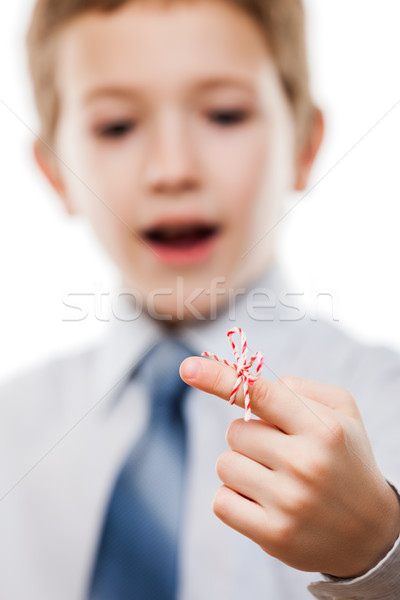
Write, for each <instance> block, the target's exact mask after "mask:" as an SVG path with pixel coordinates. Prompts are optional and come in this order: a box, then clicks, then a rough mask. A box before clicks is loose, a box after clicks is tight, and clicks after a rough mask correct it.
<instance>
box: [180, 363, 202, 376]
mask: <svg viewBox="0 0 400 600" xmlns="http://www.w3.org/2000/svg"><path fill="white" fill-rule="evenodd" d="M199 368H200V365H199V361H198V360H197V359H196V358H185V360H184V361H183V363H182V364H181V368H180V372H181V375H182V377H183V378H184V379H196V377H197V375H198V372H199Z"/></svg>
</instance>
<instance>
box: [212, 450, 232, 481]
mask: <svg viewBox="0 0 400 600" xmlns="http://www.w3.org/2000/svg"><path fill="white" fill-rule="evenodd" d="M232 463H233V452H231V451H230V450H227V451H226V452H223V453H222V454H220V455H219V457H218V458H217V462H216V465H215V470H216V472H217V475H218V477H219V478H220V479H222V481H225V480H226V479H227V476H228V474H229V472H230V471H231V470H232Z"/></svg>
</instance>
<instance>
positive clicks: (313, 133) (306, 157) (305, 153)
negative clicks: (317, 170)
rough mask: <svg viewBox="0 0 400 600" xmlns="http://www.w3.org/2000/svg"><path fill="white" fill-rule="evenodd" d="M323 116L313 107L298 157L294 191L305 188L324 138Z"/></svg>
mask: <svg viewBox="0 0 400 600" xmlns="http://www.w3.org/2000/svg"><path fill="white" fill-rule="evenodd" d="M324 130H325V124H324V115H323V113H322V111H321V110H320V109H319V108H317V107H315V108H314V112H313V115H312V122H311V125H310V128H309V132H308V134H307V140H306V142H305V143H304V144H303V147H302V148H301V150H300V152H299V154H298V157H297V169H296V178H295V185H294V189H295V190H297V191H301V190H304V189H305V188H306V187H307V183H308V179H309V176H310V172H311V168H312V166H313V164H314V161H315V158H316V156H317V154H318V150H319V148H320V146H321V142H322V139H323V137H324Z"/></svg>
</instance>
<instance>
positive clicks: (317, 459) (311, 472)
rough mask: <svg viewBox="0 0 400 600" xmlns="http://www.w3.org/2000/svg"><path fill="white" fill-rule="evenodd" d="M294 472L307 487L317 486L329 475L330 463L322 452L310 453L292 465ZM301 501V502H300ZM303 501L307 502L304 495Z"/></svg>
mask: <svg viewBox="0 0 400 600" xmlns="http://www.w3.org/2000/svg"><path fill="white" fill-rule="evenodd" d="M292 472H293V473H294V474H295V477H296V478H297V479H298V480H299V481H301V482H302V483H306V484H307V485H313V486H314V485H315V484H316V483H317V484H318V483H320V482H321V481H324V480H325V479H326V477H327V476H328V474H329V463H328V461H327V460H326V458H325V455H324V453H323V452H322V451H319V452H316V451H314V452H310V453H308V455H307V456H304V455H302V456H301V457H299V459H298V460H295V461H293V463H292ZM299 501H300V500H299ZM303 501H304V502H306V498H305V495H304V494H303Z"/></svg>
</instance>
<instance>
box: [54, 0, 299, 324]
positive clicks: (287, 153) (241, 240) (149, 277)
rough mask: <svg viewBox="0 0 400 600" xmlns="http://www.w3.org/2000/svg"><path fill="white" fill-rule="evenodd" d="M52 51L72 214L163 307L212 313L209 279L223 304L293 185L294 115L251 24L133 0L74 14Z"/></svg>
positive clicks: (256, 267) (244, 277)
mask: <svg viewBox="0 0 400 600" xmlns="http://www.w3.org/2000/svg"><path fill="white" fill-rule="evenodd" d="M58 50H59V53H58V62H57V87H58V92H59V97H60V102H61V106H60V118H59V123H58V127H57V131H56V137H55V149H56V151H57V153H58V154H59V156H61V158H62V160H63V161H64V162H65V163H66V164H67V165H68V167H69V168H66V167H65V165H64V164H63V163H62V162H60V163H58V165H57V170H58V176H59V178H60V181H61V186H60V188H59V191H60V193H61V196H62V197H63V200H64V202H65V203H66V205H67V206H68V207H69V211H70V212H75V213H80V214H82V215H85V216H86V217H87V218H88V219H89V220H90V221H91V223H92V226H93V228H94V230H95V232H96V233H97V236H98V237H99V239H100V241H101V243H102V245H103V246H104V247H105V248H106V250H107V251H108V253H109V254H110V255H111V257H112V258H113V260H114V261H115V263H116V264H117V266H118V267H119V269H120V272H121V273H122V278H123V283H124V285H125V286H130V287H133V288H135V290H139V291H140V292H141V294H142V295H143V298H144V301H145V306H146V299H149V298H151V302H152V307H153V310H154V312H155V313H158V314H159V315H163V317H160V318H164V319H170V318H172V319H173V320H175V319H176V318H177V314H178V313H179V315H180V317H182V316H183V317H184V318H188V319H189V318H193V310H192V309H191V310H190V311H187V310H186V309H185V308H184V307H183V312H182V307H180V308H178V310H177V302H178V301H179V299H178V296H179V298H180V299H182V298H189V297H191V307H195V309H196V310H197V311H199V312H200V313H201V314H203V315H204V316H207V314H208V309H209V306H210V291H209V290H210V289H212V288H213V282H214V289H215V281H216V280H217V279H218V280H219V283H218V288H219V290H220V291H219V295H218V303H220V304H223V303H224V302H226V301H227V300H228V296H227V294H223V293H222V292H221V287H222V288H226V289H227V288H229V287H232V288H233V287H236V286H244V285H246V283H248V282H249V281H251V280H252V279H254V278H256V277H257V276H259V275H260V274H261V272H262V271H263V270H264V269H266V268H268V264H269V263H270V261H271V258H272V254H273V245H274V236H273V233H269V234H268V235H266V236H265V237H263V236H264V234H265V233H266V232H267V231H268V229H269V228H270V227H272V226H273V225H274V223H275V222H276V221H277V219H278V218H279V211H280V207H281V202H282V199H283V197H284V195H285V194H286V193H287V192H288V190H290V189H291V188H292V187H293V183H294V177H295V174H294V162H295V161H294V158H295V156H294V153H295V151H294V146H295V129H294V122H293V117H292V113H291V109H290V107H289V104H288V101H287V99H286V96H285V94H284V91H283V89H282V87H281V83H280V80H279V77H278V74H277V72H276V69H275V65H274V62H273V60H272V58H271V57H270V55H269V53H268V50H267V49H266V45H265V42H264V40H263V38H262V36H261V33H260V32H259V31H258V28H257V26H256V24H255V23H253V21H252V20H251V19H250V17H248V16H247V15H246V14H245V13H242V12H241V11H239V10H237V9H235V8H233V7H231V6H230V5H229V4H224V3H223V2H217V1H215V0H213V1H212V2H208V1H200V2H194V3H188V2H184V3H175V4H174V5H173V6H172V7H169V8H162V7H157V6H156V5H154V6H153V5H152V3H146V5H145V4H144V3H143V4H142V3H132V4H128V5H127V6H124V7H123V8H122V9H120V10H119V11H116V12H113V13H109V14H101V13H88V14H87V15H84V16H82V17H79V18H78V19H76V20H75V21H74V22H72V23H71V24H69V25H68V26H67V27H66V28H65V29H64V30H63V32H62V34H61V35H60V40H59V47H58ZM76 175H78V177H77V176H76ZM261 238H263V239H262V241H261V242H260V243H258V245H257V246H256V247H255V249H254V250H252V251H251V252H249V253H247V251H248V250H249V248H250V247H251V246H253V245H254V244H255V243H256V242H258V241H259V240H260V239H261ZM222 280H223V283H222ZM177 286H178V288H179V290H178V291H177ZM201 289H203V290H204V292H202V293H199V294H198V295H197V298H196V299H195V300H194V299H193V298H194V297H195V296H196V290H197V291H198V290H201ZM207 290H208V293H207ZM153 316H154V315H153Z"/></svg>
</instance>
